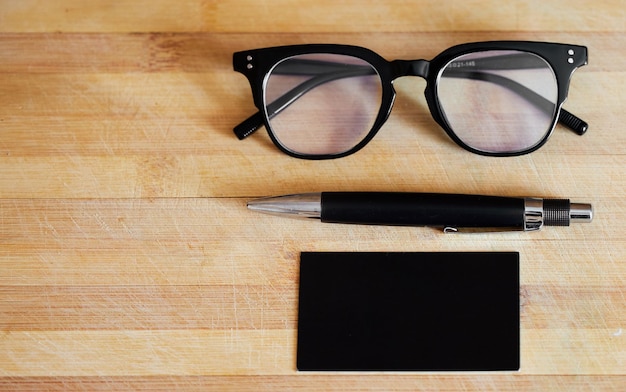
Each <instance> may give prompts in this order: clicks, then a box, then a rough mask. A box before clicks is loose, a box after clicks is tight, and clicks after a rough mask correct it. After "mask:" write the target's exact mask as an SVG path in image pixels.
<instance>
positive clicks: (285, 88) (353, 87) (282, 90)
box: [264, 54, 382, 155]
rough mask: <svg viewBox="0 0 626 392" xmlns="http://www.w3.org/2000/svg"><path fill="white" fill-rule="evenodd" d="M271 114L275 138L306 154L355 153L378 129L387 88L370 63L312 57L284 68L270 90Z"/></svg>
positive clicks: (289, 61)
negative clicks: (375, 129) (374, 126)
mask: <svg viewBox="0 0 626 392" xmlns="http://www.w3.org/2000/svg"><path fill="white" fill-rule="evenodd" d="M264 101H265V110H266V115H267V117H268V118H269V125H270V129H271V131H272V133H273V134H274V137H275V138H276V139H277V140H278V142H279V143H280V144H281V145H282V146H283V147H284V148H286V149H288V150H291V151H293V152H296V153H299V154H305V155H335V154H341V153H344V152H346V151H349V150H351V149H352V148H354V147H355V146H356V145H357V144H359V143H360V142H361V141H362V140H363V139H364V138H365V137H366V136H367V134H368V133H369V131H370V130H371V129H372V127H373V125H374V122H375V120H376V117H377V115H378V112H379V110H380V107H381V101H382V84H381V80H380V77H379V75H378V74H377V72H376V70H375V69H374V68H373V67H372V66H371V65H370V64H369V63H367V62H366V61H364V60H362V59H359V58H355V57H352V56H346V55H337V54H307V55H300V56H294V57H290V58H288V59H285V60H283V61H281V62H280V63H278V64H277V65H276V66H275V67H274V68H273V69H272V71H271V72H270V74H269V77H268V78H267V80H266V85H265V97H264Z"/></svg>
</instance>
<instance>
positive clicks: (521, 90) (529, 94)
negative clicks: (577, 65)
mask: <svg viewBox="0 0 626 392" xmlns="http://www.w3.org/2000/svg"><path fill="white" fill-rule="evenodd" d="M446 76H448V77H456V78H463V79H473V80H481V81H484V82H490V83H494V84H497V85H499V86H502V87H505V88H507V89H509V90H511V91H514V92H515V93H516V94H518V95H519V96H521V97H522V98H524V99H526V100H527V101H528V102H530V103H532V104H533V105H535V107H537V108H539V109H540V110H543V111H544V112H547V113H550V112H551V111H552V110H553V107H554V104H553V103H552V102H550V101H549V100H548V99H546V98H544V97H543V96H541V95H540V94H537V93H536V92H534V91H533V90H531V89H529V88H528V87H526V86H524V85H522V84H520V83H517V82H516V81H514V80H511V79H509V78H506V77H504V76H500V75H496V74H490V73H486V72H478V71H464V70H461V69H451V70H449V71H447V72H446ZM558 121H559V122H560V123H562V124H563V125H565V126H566V127H568V128H569V129H571V130H572V131H574V132H575V133H576V134H577V135H584V134H585V132H587V129H588V128H589V125H588V124H587V123H586V122H585V121H583V120H581V119H580V118H578V117H577V116H575V115H573V114H572V113H570V112H568V111H567V110H565V109H561V111H560V113H559V118H558Z"/></svg>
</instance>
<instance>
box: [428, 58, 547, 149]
mask: <svg viewBox="0 0 626 392" xmlns="http://www.w3.org/2000/svg"><path fill="white" fill-rule="evenodd" d="M557 96H558V91H557V81H556V76H555V74H554V71H553V70H552V68H551V67H550V65H549V64H548V63H547V62H546V61H545V60H544V59H542V58H541V57H539V56H537V55H535V54H532V53H527V52H519V51H503V50H490V51H484V52H478V53H471V54H466V55H463V56H460V57H457V58H456V59H454V60H452V61H450V62H449V63H448V64H447V65H446V66H445V67H444V68H443V70H442V71H441V73H440V75H439V78H438V83H437V97H438V100H439V104H440V107H441V109H442V111H443V113H444V117H445V119H446V121H447V122H448V124H449V126H450V128H451V129H452V130H453V132H454V133H455V135H456V136H457V137H458V138H459V139H461V141H463V142H464V143H465V144H467V145H468V146H470V147H472V148H475V149H477V150H480V151H484V152H519V151H524V150H527V149H529V148H532V147H533V146H535V145H537V144H538V143H539V142H541V141H542V140H543V139H544V137H545V136H546V133H548V132H549V131H550V130H551V129H552V127H553V124H554V120H555V117H556V116H555V111H556V102H557Z"/></svg>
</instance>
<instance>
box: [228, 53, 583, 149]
mask: <svg viewBox="0 0 626 392" xmlns="http://www.w3.org/2000/svg"><path fill="white" fill-rule="evenodd" d="M512 57H513V58H512ZM514 57H518V58H514ZM511 60H515V61H511ZM457 63H458V66H457V67H454V66H452V67H451V68H450V69H449V70H448V71H447V73H446V74H447V76H452V77H459V78H468V79H475V80H482V81H486V82H491V83H495V84H498V85H501V86H502V87H505V88H508V89H509V90H511V91H514V92H516V93H518V94H519V95H521V96H522V97H524V98H525V99H527V100H528V101H529V102H531V103H533V104H535V105H536V106H537V107H538V108H540V109H543V110H545V111H551V110H552V109H551V107H552V103H551V102H550V101H548V100H547V99H545V98H544V97H542V96H541V95H539V94H537V93H536V92H534V91H532V90H530V89H528V88H526V87H525V86H523V85H521V84H519V83H517V82H515V81H513V80H511V79H508V78H506V77H503V76H500V75H495V74H489V73H485V72H479V71H470V70H469V69H471V68H474V67H480V69H481V70H484V69H486V70H506V69H534V68H539V67H543V66H545V63H543V61H542V60H540V59H537V58H529V57H528V56H525V55H517V54H511V55H504V56H496V57H489V58H482V59H475V60H467V61H459V62H457ZM452 64H455V63H452ZM512 64H513V65H512ZM289 65H290V66H289V67H284V66H283V67H282V68H281V73H280V74H281V75H317V76H315V77H313V78H311V79H309V80H307V81H306V82H303V83H301V84H300V85H298V86H296V87H295V88H293V89H291V90H290V91H288V92H287V93H285V94H283V95H282V96H281V97H279V98H278V99H276V100H275V101H274V102H272V103H271V104H270V105H269V106H268V108H267V111H268V115H269V117H270V118H272V117H274V116H275V115H276V114H278V113H280V112H281V111H282V110H283V109H285V108H286V107H288V106H289V105H290V104H291V103H293V102H294V101H296V100H297V99H298V98H300V97H301V96H302V95H304V94H305V93H307V92H308V91H310V90H311V89H313V88H315V87H317V86H319V85H321V84H324V83H328V82H331V81H334V80H338V79H342V78H348V77H356V76H363V75H370V74H374V73H375V71H374V70H373V69H372V68H370V67H367V66H360V65H350V64H336V63H332V62H327V61H316V60H292V61H291V62H290V63H289ZM464 68H467V69H468V70H465V69H464ZM558 121H559V122H560V123H562V124H563V125H565V126H566V127H568V128H569V129H571V130H572V131H574V132H575V133H576V134H578V135H583V134H584V133H585V132H586V131H587V129H588V124H587V123H586V122H585V121H583V120H582V119H580V118H578V117H577V116H575V115H574V114H572V113H570V112H569V111H567V110H565V109H561V111H560V114H559V118H558ZM261 126H263V115H262V114H261V112H260V111H259V112H256V113H255V114H253V115H252V116H250V117H248V118H247V119H246V120H244V121H243V122H241V123H240V124H238V125H237V126H236V127H235V128H234V129H233V131H234V133H235V135H236V136H237V137H238V138H239V139H240V140H241V139H244V138H246V137H248V136H250V135H251V134H252V133H254V132H255V131H256V130H258V129H259V128H260V127H261Z"/></svg>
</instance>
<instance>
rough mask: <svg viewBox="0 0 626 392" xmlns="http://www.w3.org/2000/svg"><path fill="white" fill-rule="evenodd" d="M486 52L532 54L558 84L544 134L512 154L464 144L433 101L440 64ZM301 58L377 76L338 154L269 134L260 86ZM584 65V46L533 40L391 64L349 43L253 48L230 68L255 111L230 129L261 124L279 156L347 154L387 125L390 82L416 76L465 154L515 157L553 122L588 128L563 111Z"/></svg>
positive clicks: (246, 130)
mask: <svg viewBox="0 0 626 392" xmlns="http://www.w3.org/2000/svg"><path fill="white" fill-rule="evenodd" d="M490 50H510V51H519V52H527V53H532V54H535V55H537V56H539V57H540V58H542V59H543V60H545V61H546V62H547V63H548V64H549V65H550V67H551V68H552V70H553V72H554V74H555V77H556V83H557V102H556V108H555V113H554V118H553V120H552V123H551V126H550V128H549V131H548V132H546V135H545V136H544V137H543V139H542V140H540V141H539V142H538V143H537V144H535V145H533V146H531V147H530V148H528V149H525V150H521V151H513V152H489V151H482V150H478V149H476V148H473V147H471V146H469V145H467V144H466V143H465V142H463V141H462V140H461V139H460V138H459V137H458V136H457V135H456V134H455V133H454V131H453V130H452V128H451V127H450V125H449V124H448V123H447V121H446V119H445V114H444V112H443V109H442V108H441V106H440V104H439V100H438V99H437V82H438V79H439V76H440V73H441V72H442V71H443V70H444V68H445V66H446V65H447V64H448V63H450V62H451V61H453V60H454V59H456V58H458V57H460V56H463V55H465V54H470V53H478V52H484V51H490ZM306 54H338V55H346V56H352V57H355V58H359V59H361V60H364V61H365V62H367V63H369V64H370V65H371V66H372V67H373V68H374V70H375V71H376V72H377V73H378V75H379V77H380V80H381V87H382V99H381V107H380V109H379V112H378V114H377V116H376V119H375V121H374V124H373V126H372V128H371V130H370V131H369V133H368V134H367V135H366V136H365V138H363V140H361V141H360V142H359V143H358V144H357V145H355V146H354V147H352V148H351V149H349V150H347V151H344V152H341V153H338V154H320V155H317V154H316V155H309V154H301V153H298V152H295V151H292V150H290V149H288V148H286V147H285V146H283V145H282V144H281V143H280V141H279V140H278V139H277V138H276V136H275V135H274V134H273V132H272V129H271V126H270V124H269V116H268V113H267V108H266V105H265V103H264V86H265V83H266V79H267V77H268V76H269V74H270V72H271V71H272V69H273V68H274V67H275V66H276V65H277V64H278V63H280V62H281V61H283V60H285V59H288V58H290V57H293V56H298V55H306ZM586 64H587V48H586V47H584V46H578V45H570V44H560V43H550V42H532V41H487V42H475V43H466V44H461V45H456V46H453V47H451V48H449V49H446V50H445V51H443V52H441V53H440V54H438V55H437V56H436V57H435V58H433V59H432V60H430V61H428V60H392V61H388V60H386V59H384V58H383V57H382V56H380V55H378V54H377V53H375V52H374V51H372V50H370V49H367V48H363V47H359V46H352V45H339V44H305V45H291V46H278V47H271V48H263V49H253V50H247V51H241V52H236V53H234V54H233V68H234V70H235V71H237V72H240V73H242V74H243V75H245V76H246V78H247V79H248V81H249V83H250V87H251V89H252V96H253V100H254V104H255V106H256V107H257V108H258V109H259V112H257V113H255V114H254V115H252V116H251V117H249V118H248V119H246V120H245V121H243V122H242V123H241V124H239V125H237V126H236V127H235V128H234V130H233V131H234V133H235V134H236V135H237V137H238V138H239V139H244V138H246V137H248V136H249V135H251V134H252V133H254V132H255V131H256V130H257V129H258V128H260V127H261V126H265V128H266V130H267V132H268V134H269V136H270V138H271V140H272V142H273V143H274V144H275V145H276V147H278V148H279V149H280V150H281V151H283V152H284V153H286V154H288V155H290V156H293V157H297V158H304V159H332V158H340V157H344V156H347V155H351V154H353V153H355V152H357V151H359V150H360V149H361V148H363V147H364V146H365V145H366V144H367V143H369V142H370V141H371V140H372V138H373V137H374V136H375V135H376V134H377V133H378V131H379V130H380V128H381V127H382V125H383V124H384V123H385V122H386V121H387V119H388V117H389V115H390V114H391V110H392V108H393V103H394V100H395V97H396V92H395V90H394V88H393V82H394V80H395V79H397V78H399V77H403V76H419V77H422V78H424V79H425V80H426V88H425V90H424V95H425V97H426V102H427V104H428V108H429V110H430V112H431V116H432V117H433V119H434V120H435V121H436V122H437V123H438V124H439V125H440V126H441V127H442V128H443V129H444V131H445V132H446V133H447V134H448V136H449V137H450V138H451V139H452V140H453V141H454V142H455V143H457V144H458V145H459V146H461V147H463V148H464V149H466V150H467V151H470V152H473V153H475V154H479V155H486V156H501V157H506V156H519V155H524V154H528V153H530V152H533V151H535V150H537V149H538V148H540V147H541V146H543V145H544V144H545V143H546V142H547V140H548V139H549V138H550V136H551V134H552V132H553V131H554V128H555V127H556V123H557V122H561V123H562V124H564V125H565V126H566V127H568V128H570V129H571V130H573V131H574V132H575V133H577V134H578V135H583V134H584V133H585V132H586V131H587V129H588V125H587V123H586V122H585V121H583V120H581V119H580V118H578V117H576V116H575V115H573V114H572V113H570V112H568V111H566V110H565V109H562V106H563V103H564V102H565V101H566V99H567V95H568V90H569V84H570V79H571V76H572V74H573V73H574V71H575V70H576V69H577V68H579V67H581V66H583V65H586Z"/></svg>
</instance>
